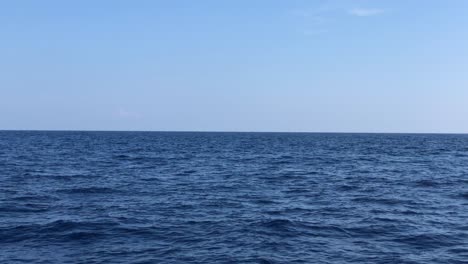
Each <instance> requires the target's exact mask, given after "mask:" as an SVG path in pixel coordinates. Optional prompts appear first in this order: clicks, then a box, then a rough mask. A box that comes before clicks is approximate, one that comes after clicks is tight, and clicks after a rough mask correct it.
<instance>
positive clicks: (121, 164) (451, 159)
mask: <svg viewBox="0 0 468 264" xmlns="http://www.w3.org/2000/svg"><path fill="white" fill-rule="evenodd" d="M467 187H468V135H410V134H301V133H163V132H14V131H3V132H0V263H468V188H467Z"/></svg>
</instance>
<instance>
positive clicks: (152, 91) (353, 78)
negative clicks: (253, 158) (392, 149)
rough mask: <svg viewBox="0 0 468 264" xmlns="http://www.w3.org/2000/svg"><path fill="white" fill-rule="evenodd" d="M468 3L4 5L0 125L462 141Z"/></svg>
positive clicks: (22, 0) (178, 0) (292, 0)
mask: <svg viewBox="0 0 468 264" xmlns="http://www.w3.org/2000/svg"><path fill="white" fill-rule="evenodd" d="M467 12H468V1H464V0H452V1H439V0H437V1H436V0H432V1H403V0H400V1H394V0H392V1H390V0H387V1H357V0H356V1H353V0H349V1H306V0H303V1H299V0H282V1H275V0H268V1H267V0H235V1H234V0H226V1H218V0H200V1H192V0H165V1H162V0H160V1H157V0H155V1H110V0H109V1H105V0H102V1H89V0H82V1H50V0H42V1H33V0H30V1H26V0H18V1H3V2H2V3H1V4H0V33H1V41H0V58H1V60H0V129H52V130H55V129H58V130H62V129H63V130H170V131H173V130H189V131H193V130H196V131H315V132H323V131H331V132H333V131H335V132H455V133H468V122H467V121H468V49H467V47H468V16H467V15H466V14H467Z"/></svg>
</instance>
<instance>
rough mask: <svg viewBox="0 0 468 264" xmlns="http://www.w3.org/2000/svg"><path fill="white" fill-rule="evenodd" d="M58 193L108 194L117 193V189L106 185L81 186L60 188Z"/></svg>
mask: <svg viewBox="0 0 468 264" xmlns="http://www.w3.org/2000/svg"><path fill="white" fill-rule="evenodd" d="M57 192H60V193H67V194H108V193H117V192H118V190H115V189H112V188H106V187H83V188H72V189H60V190H57Z"/></svg>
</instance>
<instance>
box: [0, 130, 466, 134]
mask: <svg viewBox="0 0 468 264" xmlns="http://www.w3.org/2000/svg"><path fill="white" fill-rule="evenodd" d="M0 132H142V133H265V134H267V133H270V134H274V133H277V134H421V135H468V132H368V131H367V132H366V131H364V132H363V131H356V132H350V131H245V130H243V131H230V130H100V129H96V130H94V129H0Z"/></svg>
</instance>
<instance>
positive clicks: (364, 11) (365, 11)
mask: <svg viewBox="0 0 468 264" xmlns="http://www.w3.org/2000/svg"><path fill="white" fill-rule="evenodd" d="M384 12H385V11H384V10H383V9H379V8H353V9H350V10H348V13H349V14H350V15H353V16H359V17H368V16H376V15H380V14H382V13H384Z"/></svg>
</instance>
